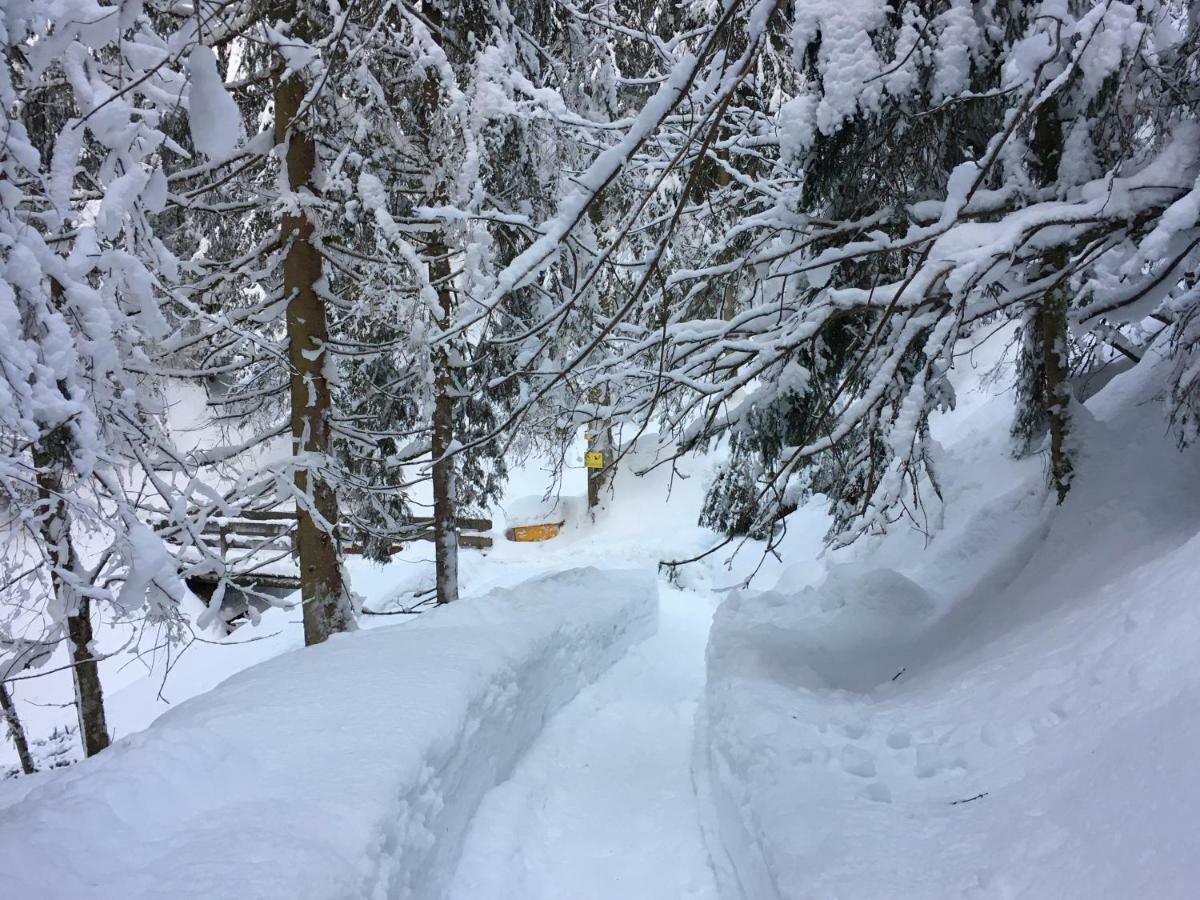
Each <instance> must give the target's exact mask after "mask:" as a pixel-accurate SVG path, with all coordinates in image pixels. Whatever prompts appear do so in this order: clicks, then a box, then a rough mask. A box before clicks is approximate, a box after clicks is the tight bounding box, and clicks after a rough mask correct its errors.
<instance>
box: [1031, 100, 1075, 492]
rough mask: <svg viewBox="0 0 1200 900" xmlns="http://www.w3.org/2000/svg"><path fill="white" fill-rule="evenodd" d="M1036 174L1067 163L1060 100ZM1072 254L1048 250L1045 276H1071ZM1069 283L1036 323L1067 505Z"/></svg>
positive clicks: (1054, 455)
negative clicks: (1064, 162)
mask: <svg viewBox="0 0 1200 900" xmlns="http://www.w3.org/2000/svg"><path fill="white" fill-rule="evenodd" d="M1032 149H1033V151H1034V152H1033V160H1032V164H1033V170H1034V173H1035V175H1036V176H1037V178H1038V182H1039V183H1040V184H1041V185H1042V186H1043V187H1049V186H1050V185H1052V184H1053V183H1054V181H1055V179H1056V178H1057V177H1058V167H1059V164H1060V163H1061V162H1062V154H1063V128H1062V119H1061V118H1060V116H1059V111H1058V101H1057V100H1055V99H1053V98H1051V99H1050V100H1049V101H1047V102H1046V103H1043V104H1042V105H1041V106H1040V107H1039V108H1038V111H1037V114H1036V118H1035V120H1034V123H1033V141H1032ZM1070 262H1071V253H1070V251H1069V250H1068V249H1067V248H1065V247H1057V248H1055V249H1053V250H1050V251H1048V252H1047V253H1046V254H1045V256H1044V257H1043V272H1044V274H1053V273H1065V272H1066V270H1067V267H1068V266H1069V265H1070ZM1067 292H1068V285H1067V279H1066V275H1065V274H1064V275H1063V276H1062V277H1061V278H1060V279H1058V281H1057V283H1056V284H1055V286H1054V287H1053V288H1051V289H1050V290H1049V291H1047V292H1046V294H1045V295H1044V296H1043V297H1042V301H1041V305H1040V307H1039V309H1038V313H1037V317H1036V319H1035V322H1036V325H1037V328H1038V331H1039V332H1040V334H1039V339H1040V343H1041V346H1042V362H1043V372H1044V379H1045V380H1044V384H1043V391H1042V399H1043V402H1044V403H1045V409H1046V419H1047V422H1048V424H1049V430H1050V482H1051V485H1052V486H1053V487H1054V492H1055V494H1056V496H1057V497H1058V502H1059V503H1060V504H1061V503H1062V502H1063V501H1064V500H1065V499H1066V497H1067V491H1068V490H1070V487H1071V477H1072V475H1073V473H1074V464H1073V462H1072V460H1071V454H1070V451H1069V448H1068V446H1067V437H1068V434H1069V432H1070V428H1071V386H1070V382H1069V376H1070V369H1069V367H1068V364H1067V345H1068V340H1069V334H1068V330H1067V329H1068V324H1067Z"/></svg>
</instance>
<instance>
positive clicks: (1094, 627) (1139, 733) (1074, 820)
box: [694, 358, 1200, 900]
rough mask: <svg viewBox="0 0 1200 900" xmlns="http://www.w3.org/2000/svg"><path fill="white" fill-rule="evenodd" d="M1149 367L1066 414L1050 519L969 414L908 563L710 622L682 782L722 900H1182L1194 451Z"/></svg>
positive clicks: (1196, 673) (869, 553) (1193, 610)
mask: <svg viewBox="0 0 1200 900" xmlns="http://www.w3.org/2000/svg"><path fill="white" fill-rule="evenodd" d="M1156 364H1157V363H1156V362H1155V361H1154V360H1153V359H1149V358H1148V359H1147V360H1146V361H1145V362H1144V363H1143V364H1142V365H1140V366H1138V367H1136V368H1135V369H1133V370H1132V371H1130V372H1128V373H1126V374H1124V375H1121V376H1119V377H1118V378H1116V379H1114V380H1113V381H1112V383H1111V384H1109V385H1107V386H1106V387H1105V388H1104V389H1103V390H1102V391H1101V392H1100V393H1098V394H1097V395H1096V396H1095V397H1093V398H1092V399H1091V400H1090V401H1089V402H1088V404H1087V407H1086V409H1084V410H1081V411H1080V414H1079V416H1078V420H1077V427H1078V429H1079V432H1080V433H1081V435H1082V441H1081V448H1082V455H1081V458H1080V460H1079V465H1078V469H1077V478H1076V482H1075V485H1074V487H1073V489H1072V492H1071V495H1070V496H1069V497H1068V500H1067V502H1066V504H1065V505H1064V506H1062V507H1055V506H1054V505H1053V500H1052V499H1046V492H1045V490H1044V477H1045V476H1044V472H1043V470H1042V461H1041V460H1039V459H1036V458H1034V459H1031V460H1028V461H1025V462H1024V463H1021V464H1019V465H1016V466H1014V464H1013V462H1012V461H1011V460H1009V459H1007V458H1006V456H1005V448H1006V444H1007V441H1006V440H1005V437H1006V435H1005V431H1006V429H1007V426H1008V421H1009V418H1008V409H1007V405H1006V404H1003V403H1001V404H997V406H996V408H995V409H993V410H991V411H990V412H989V411H988V410H986V409H984V408H983V407H982V406H980V407H977V408H976V409H974V410H972V411H970V415H971V419H970V423H969V424H968V423H967V422H966V420H963V419H960V420H959V421H958V423H957V424H956V423H953V422H951V423H947V424H948V426H952V427H947V428H946V429H945V430H944V431H943V438H944V436H945V434H947V433H950V434H954V435H956V436H957V437H958V440H957V441H954V442H950V443H947V445H946V460H945V461H944V465H943V471H944V474H945V477H946V486H947V492H948V494H949V495H953V496H952V501H951V503H950V504H949V505H948V507H947V510H948V515H950V516H951V518H952V521H948V523H947V527H946V528H945V529H943V530H942V531H941V532H939V533H938V534H937V535H936V536H935V537H934V539H933V541H932V543H931V544H930V546H929V548H928V550H923V551H921V552H914V544H913V535H911V534H908V535H906V534H903V533H902V530H899V531H897V533H896V534H893V535H889V536H887V537H885V538H884V539H882V540H880V541H877V542H868V543H864V545H863V546H862V547H859V548H851V549H852V550H854V554H843V555H839V556H838V561H839V565H838V566H836V567H831V568H830V570H829V572H828V575H827V577H826V578H825V580H824V582H823V583H818V585H817V586H816V587H811V588H806V589H799V583H800V581H802V580H805V579H803V578H802V575H801V573H797V574H796V575H795V576H794V577H793V576H790V575H789V573H787V572H786V571H785V573H784V578H783V579H782V582H781V584H780V585H779V586H778V587H777V588H776V590H774V591H766V592H742V593H735V594H732V595H731V596H730V597H729V598H728V599H727V600H726V601H725V603H724V604H723V605H722V607H721V608H720V609H719V610H718V612H717V614H716V616H715V618H714V624H713V631H712V634H711V636H710V640H709V647H708V656H707V660H708V684H707V687H706V695H705V700H704V703H703V705H702V709H701V710H700V713H699V714H698V719H697V724H698V727H697V743H696V756H695V763H694V767H695V776H696V779H697V787H698V791H699V793H700V796H701V799H702V802H703V804H704V807H705V811H706V822H705V826H706V837H707V839H708V842H709V846H710V850H711V851H712V854H713V856H714V861H715V863H716V867H717V871H718V876H719V880H720V881H721V888H722V892H723V894H724V895H726V896H728V897H731V898H732V897H739V896H741V897H746V898H752V900H772V898H800V897H804V898H824V897H845V898H874V897H896V898H904V900H921V898H931V900H932V898H942V897H978V898H1051V897H1089V898H1100V900H1106V898H1113V900H1116V898H1126V897H1134V896H1153V897H1156V898H1180V900H1182V898H1187V897H1194V896H1196V884H1197V883H1198V882H1200V852H1198V851H1200V830H1198V829H1197V828H1196V825H1195V812H1194V806H1195V798H1196V797H1197V796H1200V769H1198V768H1197V767H1196V766H1195V764H1194V748H1195V745H1196V740H1197V738H1198V737H1200V670H1197V668H1196V666H1195V664H1194V663H1195V646H1196V642H1197V640H1198V639H1200V605H1198V604H1197V603H1196V600H1197V598H1200V567H1198V566H1197V565H1196V560H1197V559H1200V556H1198V554H1200V455H1198V454H1197V453H1196V452H1195V450H1194V449H1193V450H1190V451H1187V452H1184V453H1180V452H1178V451H1177V449H1176V448H1175V446H1174V443H1173V441H1172V440H1171V438H1170V436H1169V435H1167V434H1164V428H1163V425H1162V411H1161V407H1160V406H1159V405H1158V403H1157V402H1154V390H1153V386H1154V385H1155V384H1156V383H1157V380H1158V376H1155V375H1154V374H1153V367H1154V366H1155V365H1156ZM935 435H936V433H935ZM980 473H987V475H988V476H991V477H983V478H981V476H980ZM920 541H921V543H923V542H924V536H920ZM855 554H857V556H855ZM883 566H887V567H888V568H884V567H883ZM808 580H810V581H811V580H816V581H818V582H819V579H808ZM793 581H794V582H795V586H793V584H792V582H793Z"/></svg>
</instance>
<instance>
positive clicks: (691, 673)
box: [450, 588, 717, 900]
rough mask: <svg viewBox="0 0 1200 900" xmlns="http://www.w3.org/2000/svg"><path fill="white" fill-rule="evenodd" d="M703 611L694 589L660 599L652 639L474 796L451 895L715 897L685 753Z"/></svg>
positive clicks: (485, 899)
mask: <svg viewBox="0 0 1200 900" xmlns="http://www.w3.org/2000/svg"><path fill="white" fill-rule="evenodd" d="M711 611H712V603H711V601H710V600H709V599H708V598H706V597H704V596H702V595H699V594H695V593H692V592H686V591H680V590H675V589H670V588H667V589H663V590H661V591H660V605H659V623H658V632H657V633H656V634H655V635H654V636H653V637H651V638H650V639H649V640H647V641H645V642H643V643H641V644H639V645H638V646H637V647H634V648H633V649H632V650H631V651H630V652H629V654H628V655H627V656H626V657H625V659H623V660H621V661H620V662H619V663H617V664H616V665H615V666H613V668H612V669H611V670H610V671H609V672H607V673H606V674H605V675H604V676H603V677H602V678H601V679H600V680H599V681H598V682H597V683H596V684H594V685H592V686H591V687H588V688H585V689H584V690H583V691H581V692H580V694H579V696H578V697H577V698H576V699H575V700H574V701H573V702H572V703H571V704H570V705H568V706H567V707H566V708H564V709H563V710H562V712H560V713H559V714H558V715H557V716H556V717H555V718H554V719H553V720H552V721H551V722H550V723H549V724H548V725H547V727H546V730H545V731H544V732H543V733H542V735H541V737H539V738H538V740H537V741H536V742H535V743H534V744H533V746H532V747H530V749H529V752H528V753H527V754H526V755H525V757H524V759H523V760H522V761H521V763H520V764H519V765H518V766H517V768H516V771H515V772H514V773H513V776H512V778H510V779H509V780H508V781H506V782H505V783H504V784H502V785H500V786H499V787H497V788H495V789H494V790H493V791H492V792H491V793H490V794H489V795H488V796H487V798H486V799H485V800H484V802H483V804H482V806H480V809H479V812H478V813H477V814H476V816H475V820H474V822H473V823H472V825H471V830H470V833H469V835H468V837H467V842H466V846H465V850H464V852H463V857H462V861H461V862H460V863H459V867H458V875H457V878H456V879H455V882H454V886H453V889H452V890H451V892H450V897H451V898H452V900H557V898H562V897H570V898H572V900H592V898H595V900H611V898H614V897H620V898H622V900H664V898H680V900H684V898H689V900H715V898H716V897H717V892H716V884H715V882H714V880H713V875H712V871H711V868H710V865H709V861H708V851H707V850H706V848H705V845H704V840H703V837H702V835H701V831H700V827H699V821H700V816H699V810H698V808H697V805H696V796H695V793H694V792H693V789H692V778H691V759H690V757H691V740H692V722H693V716H694V714H695V709H696V704H697V700H698V699H699V697H700V695H701V692H702V690H703V685H704V645H705V641H706V639H707V634H708V617H709V615H710V614H711Z"/></svg>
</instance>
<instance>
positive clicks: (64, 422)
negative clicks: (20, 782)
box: [0, 0, 191, 755]
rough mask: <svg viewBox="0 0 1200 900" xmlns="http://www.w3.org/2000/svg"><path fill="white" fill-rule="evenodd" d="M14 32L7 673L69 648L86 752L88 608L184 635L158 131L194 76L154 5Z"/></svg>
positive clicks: (163, 153) (1, 254)
mask: <svg viewBox="0 0 1200 900" xmlns="http://www.w3.org/2000/svg"><path fill="white" fill-rule="evenodd" d="M0 29H2V30H0V43H2V44H3V47H4V57H5V62H4V65H3V67H0V132H2V134H3V140H2V141H0V502H2V503H3V509H4V515H5V523H4V527H5V531H6V536H5V539H4V542H3V553H4V556H3V576H2V577H3V590H2V592H0V593H2V596H3V605H2V607H0V615H2V617H3V618H2V621H0V680H4V681H10V680H18V679H21V678H25V677H31V676H32V674H34V673H30V672H26V671H25V670H26V669H29V668H33V669H35V670H36V669H37V668H38V667H42V668H43V670H44V669H45V667H46V666H47V664H48V663H49V662H51V659H52V653H53V651H54V650H55V648H56V647H59V646H61V645H62V644H63V643H64V642H65V643H66V645H67V647H68V650H69V663H67V665H69V667H70V669H71V672H72V675H73V678H74V683H75V689H76V703H77V707H78V711H79V718H80V733H81V736H82V739H83V745H84V750H85V752H86V753H87V754H89V755H90V754H93V753H96V752H98V751H100V750H102V749H103V748H104V747H106V746H107V745H108V741H109V735H108V730H107V726H106V723H105V717H104V707H103V697H102V691H101V686H100V681H99V674H98V670H97V665H96V653H97V650H96V648H95V646H94V644H93V620H94V619H95V618H96V617H97V616H103V617H104V618H105V619H107V620H109V621H122V620H134V619H141V620H143V621H144V622H146V623H148V624H150V625H151V626H153V627H155V628H161V629H163V631H164V632H165V637H166V638H167V639H168V640H169V639H173V638H176V637H178V636H179V634H180V632H181V629H182V625H181V622H180V617H179V612H178V606H177V603H178V601H179V600H181V599H182V598H183V597H184V596H185V594H186V588H185V586H184V583H183V580H182V579H181V577H180V572H179V561H178V559H177V557H176V556H175V555H174V554H173V553H172V552H170V551H168V549H167V547H166V545H164V543H163V541H162V540H161V538H160V537H159V536H158V535H157V534H155V532H154V531H153V530H152V528H151V525H150V524H148V523H149V521H150V510H151V509H157V510H159V511H163V512H165V513H167V515H166V517H165V518H163V519H161V520H160V521H162V522H164V523H165V524H169V522H170V512H171V511H172V510H174V509H176V508H178V501H179V500H180V498H181V497H183V496H184V495H185V494H186V493H187V492H188V491H189V490H190V489H191V485H190V483H189V478H188V475H187V473H186V472H183V473H181V472H180V471H179V466H178V465H177V464H178V462H179V459H180V457H179V454H178V453H177V451H176V450H175V449H174V447H173V445H172V441H171V438H170V435H169V434H167V433H166V430H165V428H164V407H163V395H162V392H161V390H160V387H161V385H160V384H159V383H158V381H157V380H156V378H155V373H156V367H155V363H154V359H155V353H156V347H157V344H158V342H159V341H160V340H161V339H162V338H164V337H165V336H166V335H167V334H168V333H169V332H170V331H171V329H172V327H173V325H172V323H171V322H170V321H169V320H168V319H167V318H166V317H165V316H164V314H163V311H162V304H163V298H164V296H165V295H166V294H167V293H168V292H170V291H171V290H172V285H173V282H174V280H175V278H176V275H177V273H178V263H177V261H176V259H175V258H174V257H173V256H172V254H171V253H170V252H169V251H168V250H167V249H166V248H165V246H164V244H163V243H162V241H161V240H159V238H158V236H157V235H156V234H155V231H154V227H153V217H154V216H155V214H156V213H159V212H160V211H161V210H162V209H163V208H164V206H165V204H166V202H167V195H168V185H167V182H166V178H165V175H164V171H163V160H164V157H167V156H170V155H172V154H180V155H184V153H185V151H183V150H182V149H181V148H180V147H179V146H178V145H176V144H174V143H173V142H172V141H171V140H170V139H169V138H168V137H167V136H166V134H165V133H164V132H163V130H162V129H161V127H160V125H161V123H162V122H163V120H164V119H165V118H166V117H169V116H171V115H172V114H173V110H175V109H176V108H177V107H178V106H179V104H180V103H181V94H182V92H183V90H184V77H183V75H182V73H181V71H180V62H181V60H180V57H179V55H178V54H177V53H176V52H175V48H173V47H172V46H171V44H170V42H169V41H168V40H167V39H165V38H164V37H162V36H161V35H160V34H159V33H157V32H156V31H155V30H154V27H153V25H152V22H151V18H150V16H149V15H148V14H147V13H146V12H145V11H144V10H143V9H142V6H141V5H140V4H109V3H103V2H98V0H64V2H62V3H56V4H46V3H38V2H16V3H10V4H7V5H6V7H5V10H4V15H3V16H2V17H0ZM55 661H56V662H57V660H55Z"/></svg>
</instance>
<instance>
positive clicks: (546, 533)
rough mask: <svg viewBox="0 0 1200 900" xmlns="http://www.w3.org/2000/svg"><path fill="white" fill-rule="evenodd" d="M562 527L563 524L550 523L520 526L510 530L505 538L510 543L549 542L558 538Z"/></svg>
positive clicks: (505, 534)
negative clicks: (553, 538)
mask: <svg viewBox="0 0 1200 900" xmlns="http://www.w3.org/2000/svg"><path fill="white" fill-rule="evenodd" d="M561 527H562V522H549V523H547V524H545V525H518V526H517V527H516V528H510V529H508V531H506V532H504V536H505V537H506V538H508V539H509V540H510V541H548V540H550V538H552V537H558V530H559V529H560V528H561Z"/></svg>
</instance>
